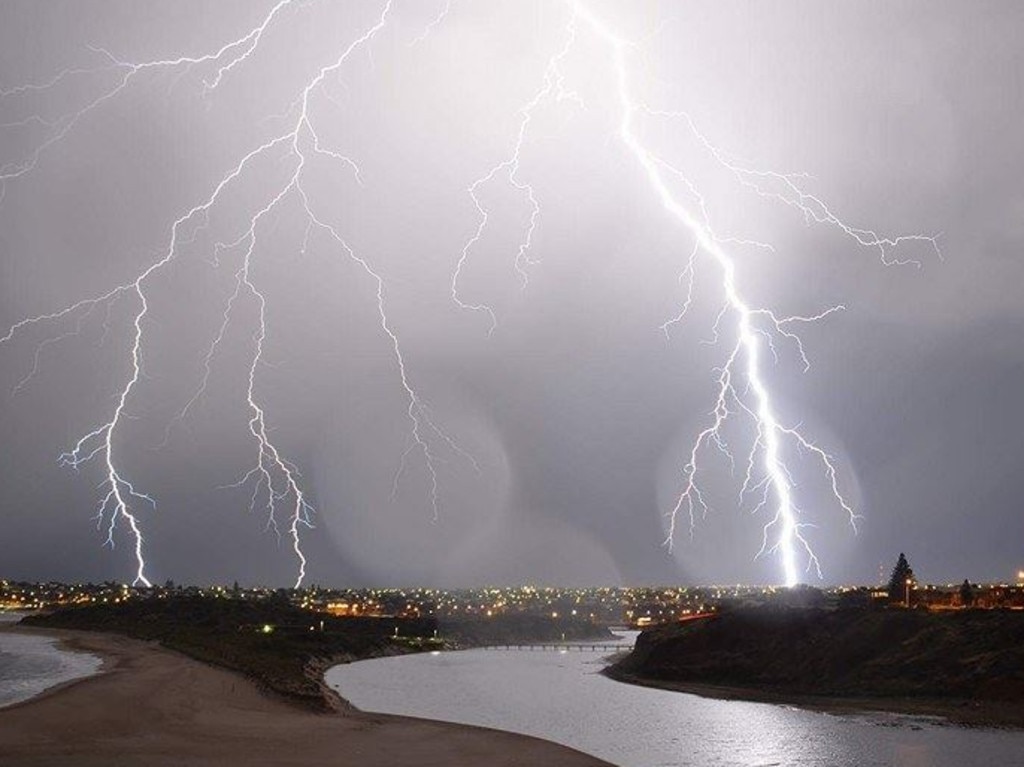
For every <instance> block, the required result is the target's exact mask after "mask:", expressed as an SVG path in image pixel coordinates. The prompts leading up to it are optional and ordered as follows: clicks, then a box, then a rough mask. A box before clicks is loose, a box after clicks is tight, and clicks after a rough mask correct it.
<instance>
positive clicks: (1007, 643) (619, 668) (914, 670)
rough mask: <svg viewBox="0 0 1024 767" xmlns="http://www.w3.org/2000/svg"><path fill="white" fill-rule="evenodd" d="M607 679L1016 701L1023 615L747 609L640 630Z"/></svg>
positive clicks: (1023, 693)
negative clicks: (711, 617) (631, 646)
mask: <svg viewBox="0 0 1024 767" xmlns="http://www.w3.org/2000/svg"><path fill="white" fill-rule="evenodd" d="M612 673H613V675H614V674H617V675H620V676H624V677H633V678H636V679H638V680H645V681H654V682H674V683H697V684H709V685H720V686H728V687H742V688H756V689H759V690H767V691H772V692H779V693H787V694H797V695H814V696H834V697H862V698H863V697H871V698H886V697H903V698H906V697H910V698H932V699H937V698H956V699H960V700H980V701H1005V702H1013V703H1021V702H1024V613H1020V612H1010V611H1000V610H964V611H955V612H945V613H931V612H927V611H923V610H898V609H889V610H839V611H826V610H814V609H807V610H778V609H769V608H763V609H747V610H736V611H734V612H727V613H724V614H722V615H720V616H718V617H716V618H713V619H710V620H705V621H695V622H692V623H689V624H682V625H678V626H666V627H662V628H658V629H653V630H651V631H646V632H644V633H643V634H642V635H641V636H640V637H639V640H638V642H637V645H636V649H635V650H634V652H633V653H632V654H631V655H629V656H628V657H626V658H624V659H623V660H622V661H620V662H619V663H618V664H617V665H616V666H615V668H614V669H613V670H612Z"/></svg>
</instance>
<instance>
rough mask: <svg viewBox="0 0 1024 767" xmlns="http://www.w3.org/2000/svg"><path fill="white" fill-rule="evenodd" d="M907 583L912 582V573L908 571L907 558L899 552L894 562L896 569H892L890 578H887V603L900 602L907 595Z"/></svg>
mask: <svg viewBox="0 0 1024 767" xmlns="http://www.w3.org/2000/svg"><path fill="white" fill-rule="evenodd" d="M907 581H911V582H913V581H914V571H913V570H911V569H910V564H909V563H908V562H907V557H906V556H905V555H904V554H903V552H902V551H901V552H900V558H899V559H897V560H896V567H894V568H893V569H892V576H891V577H890V578H889V601H890V602H902V601H903V600H904V599H905V598H906V595H907Z"/></svg>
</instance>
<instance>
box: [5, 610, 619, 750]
mask: <svg viewBox="0 0 1024 767" xmlns="http://www.w3.org/2000/svg"><path fill="white" fill-rule="evenodd" d="M10 630H12V631H18V632H22V631H28V629H25V628H13V629H10ZM40 633H45V634H46V635H47V636H56V637H59V638H60V639H61V640H63V641H64V642H66V643H67V645H68V646H70V647H71V648H73V649H80V650H85V651H88V652H91V653H95V654H97V655H99V656H101V657H103V658H104V661H105V662H104V667H103V671H102V673H100V674H99V675H98V676H94V677H89V678H87V679H83V680H79V681H76V682H72V683H70V684H68V685H64V686H62V687H59V688H54V689H51V690H49V691H47V692H46V693H44V694H43V695H42V696H40V697H37V698H33V699H32V700H29V701H25V702H24V703H19V704H16V705H14V706H11V707H9V708H5V709H0V744H2V746H0V756H2V759H0V761H2V763H3V764H4V765H5V767H16V766H17V767H20V765H69V764H73V765H76V767H91V766H92V765H111V764H119V765H132V764H140V765H141V764H145V765H147V766H149V765H153V766H156V767H159V766H160V765H168V767H169V766H170V765H175V766H176V767H177V766H180V765H226V764H245V765H310V764H318V765H321V764H322V765H353V766H355V765H358V766H359V767H368V766H370V765H373V766H379V767H399V766H404V765H409V767H413V766H414V765H415V766H416V767H425V766H428V765H438V766H439V767H440V766H441V765H444V766H445V767H460V766H462V765H487V766H488V767H505V766H508V767H512V766H513V765H524V766H525V765H531V766H532V765H545V766H550V767H562V766H564V767H600V766H601V765H605V764H606V763H605V762H602V761H600V760H598V759H595V758H593V757H590V756H587V755H585V754H581V753H579V752H577V751H573V750H572V749H569V748H565V747H563V746H559V745H557V744H554V743H549V742H546V741H543V740H539V739H536V738H529V737H525V736H521V735H514V734H511V733H505V732H499V731H496V730H487V729H483V728H477V727H467V726H463V725H455V724H446V723H443V722H433V721H428V720H420V719H409V718H403V717H394V716H383V715H375V714H366V713H363V712H360V711H357V710H355V709H353V708H351V707H346V706H345V705H341V706H339V709H340V710H339V711H338V712H336V713H328V714H318V713H312V712H309V711H305V710H302V709H301V708H298V707H296V706H294V705H292V704H290V703H288V702H286V701H284V700H282V699H278V698H275V697H273V696H271V695H267V694H264V693H262V692H261V691H260V690H259V689H257V687H256V686H255V684H253V683H252V682H251V681H249V680H248V679H246V678H244V677H242V676H241V675H238V674H235V673H233V672H230V671H226V670H222V669H218V668H214V667H211V666H207V665H205V664H203V663H200V662H198V661H195V660H192V659H191V658H187V657H185V656H183V655H181V654H178V653H176V652H172V651H169V650H165V649H163V648H161V647H158V646H155V645H152V644H147V643H144V642H140V641H137V640H133V639H128V638H125V637H120V636H115V635H108V634H94V633H91V632H77V631H56V630H54V631H49V630H48V631H46V632H40Z"/></svg>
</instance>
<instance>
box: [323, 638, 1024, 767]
mask: <svg viewBox="0 0 1024 767" xmlns="http://www.w3.org/2000/svg"><path fill="white" fill-rule="evenodd" d="M603 665H604V661H603V659H602V653H599V652H598V653H595V652H580V651H576V650H570V651H561V652H559V651H523V650H468V651H463V652H446V653H432V654H422V655H407V656H401V657H397V658H382V659H378V660H368V661H360V662H358V663H352V664H348V665H343V666H335V667H333V668H332V669H330V670H329V671H328V672H327V676H326V679H327V682H328V684H329V685H331V687H333V688H334V689H335V690H337V691H338V692H339V693H340V694H341V695H342V696H344V697H345V698H346V699H347V700H349V701H351V702H352V703H353V704H354V705H356V706H357V707H359V708H361V709H363V710H365V711H376V712H383V713H390V714H402V715H406V716H416V717H424V718H427V719H440V720H445V721H450V722H461V723H463V724H473V725H482V726H485V727H494V728H497V729H501V730H508V731H511V732H518V733H523V734H526V735H533V736H536V737H540V738H544V739H546V740H552V741H555V742H558V743H562V744H564V745H567V746H571V747H573V748H576V749H579V750H580V751H584V752H586V753H589V754H593V755H594V756H597V757H599V758H601V759H605V760H606V761H609V762H612V763H613V764H617V765H622V767H677V766H682V765H688V766H691V767H710V766H711V765H715V766H718V765H736V766H743V767H768V765H786V766H787V767H788V766H789V765H814V766H815V767H818V766H821V767H825V766H827V767H869V766H871V767H873V766H878V767H882V766H883V765H884V766H885V767H889V766H890V765H892V766H894V767H970V766H972V765H979V766H980V765H1000V766H1001V767H1003V766H1006V767H1017V766H1024V733H1021V732H1011V731H1004V730H983V729H968V728H963V727H958V726H953V725H949V724H945V723H943V722H942V721H941V720H935V719H930V718H924V717H909V716H900V715H892V714H862V715H834V714H824V713H819V712H814V711H806V710H801V709H797V708H793V707H789V706H780V705H771V704H764V703H747V702H743V701H722V700H712V699H708V698H701V697H698V696H695V695H687V694H684V693H677V692H669V691H665V690H655V689H650V688H645V687H637V686H634V685H628V684H623V683H621V682H615V681H612V680H611V679H608V678H607V677H605V676H603V675H601V674H600V673H599V671H600V670H601V668H602V667H603Z"/></svg>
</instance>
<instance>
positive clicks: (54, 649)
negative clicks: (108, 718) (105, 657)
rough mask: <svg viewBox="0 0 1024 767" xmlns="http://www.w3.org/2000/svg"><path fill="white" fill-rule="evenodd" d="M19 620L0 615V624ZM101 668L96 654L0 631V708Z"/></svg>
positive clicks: (35, 637) (41, 638)
mask: <svg viewBox="0 0 1024 767" xmlns="http://www.w3.org/2000/svg"><path fill="white" fill-rule="evenodd" d="M18 620H20V616H19V615H16V614H11V613H0V625H3V624H11V623H16V622H17V621H18ZM100 665H102V660H101V659H100V658H98V657H96V656H95V655H90V654H88V653H81V652H71V651H69V650H65V649H64V648H62V647H61V646H60V643H59V642H58V641H57V640H56V639H51V638H50V637H44V636H35V635H32V634H13V633H11V632H8V631H0V708H3V707H4V706H10V705H11V704H13V703H20V702H21V701H23V700H28V699H29V698H34V697H35V696H36V695H39V693H41V692H43V691H44V690H47V689H49V688H51V687H54V686H56V685H58V684H64V683H65V682H70V681H72V680H75V679H81V678H82V677H86V676H91V675H93V674H95V673H96V672H98V671H99V669H100ZM0 750H2V747H0Z"/></svg>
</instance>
